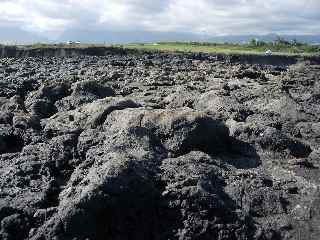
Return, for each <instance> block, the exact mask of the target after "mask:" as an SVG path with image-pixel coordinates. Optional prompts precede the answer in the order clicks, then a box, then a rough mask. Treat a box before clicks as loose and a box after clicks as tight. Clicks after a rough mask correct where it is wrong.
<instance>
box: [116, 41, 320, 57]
mask: <svg viewBox="0 0 320 240" xmlns="http://www.w3.org/2000/svg"><path fill="white" fill-rule="evenodd" d="M122 47H125V48H133V49H146V50H160V51H182V52H207V53H212V52H214V53H241V54H264V53H265V52H266V51H267V50H271V51H272V52H273V54H288V55H290V54H292V55H300V54H301V55H319V54H320V45H311V44H307V43H301V42H298V41H295V40H294V41H290V42H289V41H286V40H283V39H281V38H279V39H277V40H276V41H274V42H264V41H259V40H256V39H252V40H251V41H250V42H249V43H243V44H239V43H238V44H235V43H209V42H158V43H133V44H126V45H122Z"/></svg>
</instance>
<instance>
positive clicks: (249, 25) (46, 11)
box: [0, 0, 320, 38]
mask: <svg viewBox="0 0 320 240" xmlns="http://www.w3.org/2000/svg"><path fill="white" fill-rule="evenodd" d="M319 12H320V1H319V0H306V1H301V0H268V1H266V0H265V1H260V0H197V1H194V0H153V1H150V0H81V1H78V0H0V26H5V27H15V28H19V29H22V30H26V31H29V32H35V33H37V34H42V35H44V36H48V37H51V38H53V37H56V36H59V35H60V34H62V33H63V32H64V31H68V30H70V29H84V30H85V29H90V30H97V31H99V30H101V31H102V30H103V31H106V30H113V31H114V30H117V31H128V30H130V31H132V30H133V31H134V30H140V31H141V30H144V31H165V32H168V31H173V32H189V33H193V34H199V33H203V32H205V33H207V34H212V35H224V34H266V33H271V32H272V33H279V34H320V14H319Z"/></svg>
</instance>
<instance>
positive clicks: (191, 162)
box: [0, 48, 320, 240]
mask: <svg viewBox="0 0 320 240" xmlns="http://www.w3.org/2000/svg"><path fill="white" fill-rule="evenodd" d="M99 51H100V52H99ZM101 51H102V52H101ZM83 53H87V54H88V55H85V56H79V55H81V54H83ZM0 54H4V56H20V58H1V59H0V239H6V240H16V239H17V240H18V239H19V240H24V239H31V240H52V239H55V240H85V239H91V240H93V239H96V240H104V239H115V240H129V239H130V240H153V239H154V240H167V239H177V240H178V239H179V240H191V239H198V240H207V239H208V240H209V239H217V240H236V239H237V240H238V239H243V240H244V239H246V240H292V239H299V240H300V239H306V240H307V239H308V240H310V239H311V240H318V238H319V236H320V227H319V226H320V224H319V223H320V212H319V209H320V195H319V187H320V181H319V177H320V172H319V167H320V163H319V162H320V151H319V149H320V146H319V143H320V142H319V141H320V135H319V134H320V130H319V129H320V125H319V121H320V117H319V116H320V107H319V106H320V98H319V93H320V91H319V86H320V81H319V70H320V67H319V60H317V59H316V58H311V57H310V59H309V60H308V62H305V61H303V59H304V58H301V59H302V60H301V62H299V61H300V60H299V61H298V59H296V58H295V57H285V56H283V57H282V56H242V55H230V56H227V55H210V54H204V53H199V54H196V53H158V52H154V53H150V52H136V51H126V50H124V49H122V50H120V49H118V50H117V49H113V48H110V49H105V48H101V49H100V50H97V49H91V48H88V49H86V50H81V49H79V50H76V49H72V48H70V49H57V50H54V49H51V50H50V49H42V50H39V51H38V52H37V51H36V50H30V51H29V52H28V51H27V50H21V49H16V48H6V49H5V50H3V51H2V52H1V51H0ZM37 54H38V56H37ZM26 55H29V56H30V57H21V56H26ZM71 55H72V56H71ZM97 55H99V56H97ZM31 56H32V57H31ZM67 56H69V57H67ZM306 58H307V57H306ZM267 64H268V65H267Z"/></svg>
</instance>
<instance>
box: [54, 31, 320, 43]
mask: <svg viewBox="0 0 320 240" xmlns="http://www.w3.org/2000/svg"><path fill="white" fill-rule="evenodd" d="M278 36H279V35H276V34H268V35H228V36H210V35H207V34H192V33H184V32H151V31H149V32H148V31H123V32H116V31H105V32H100V31H82V30H69V31H66V32H64V33H63V34H62V35H61V36H60V37H59V39H58V41H68V40H78V41H82V42H89V43H103V42H106V43H132V42H160V41H208V42H218V43H223V42H229V43H244V42H249V41H250V40H251V39H253V38H257V39H259V40H263V41H274V40H276V39H277V37H278ZM280 36H281V37H283V38H285V39H286V40H293V39H297V40H298V41H301V42H307V43H320V35H280Z"/></svg>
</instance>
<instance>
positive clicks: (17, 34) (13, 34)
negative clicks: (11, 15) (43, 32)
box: [0, 26, 48, 44]
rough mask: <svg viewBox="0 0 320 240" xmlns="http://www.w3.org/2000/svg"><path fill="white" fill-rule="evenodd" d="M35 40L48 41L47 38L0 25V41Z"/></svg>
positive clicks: (6, 42) (10, 42)
mask: <svg viewBox="0 0 320 240" xmlns="http://www.w3.org/2000/svg"><path fill="white" fill-rule="evenodd" d="M36 42H48V39H47V38H44V37H40V36H39V35H37V34H33V33H30V32H27V31H24V30H21V29H18V28H9V27H1V26H0V43H5V44H28V43H36Z"/></svg>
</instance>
